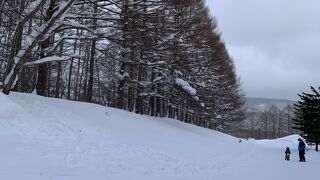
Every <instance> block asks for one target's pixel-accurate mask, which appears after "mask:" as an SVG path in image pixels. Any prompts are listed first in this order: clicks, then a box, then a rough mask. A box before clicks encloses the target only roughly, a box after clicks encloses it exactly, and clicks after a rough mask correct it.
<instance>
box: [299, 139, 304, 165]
mask: <svg viewBox="0 0 320 180" xmlns="http://www.w3.org/2000/svg"><path fill="white" fill-rule="evenodd" d="M298 141H299V146H298V150H299V158H300V160H299V161H301V162H305V161H306V158H305V157H304V154H305V150H306V144H305V143H304V142H303V140H302V139H301V138H299V139H298Z"/></svg>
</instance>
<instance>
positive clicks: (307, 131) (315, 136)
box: [294, 87, 320, 151]
mask: <svg viewBox="0 0 320 180" xmlns="http://www.w3.org/2000/svg"><path fill="white" fill-rule="evenodd" d="M311 91H312V92H311V93H310V94H309V93H305V92H303V93H302V94H298V95H299V97H300V98H301V100H300V101H298V103H297V104H295V107H294V110H295V111H294V114H295V117H294V128H295V129H297V130H299V131H300V132H301V135H302V136H303V137H304V138H305V139H306V141H307V142H308V143H311V144H312V143H314V144H315V145H316V151H318V145H319V142H320V88H318V90H317V89H315V88H314V87H311Z"/></svg>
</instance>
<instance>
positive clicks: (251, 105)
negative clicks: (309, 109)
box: [245, 97, 296, 112]
mask: <svg viewBox="0 0 320 180" xmlns="http://www.w3.org/2000/svg"><path fill="white" fill-rule="evenodd" d="M294 103H296V101H291V100H287V99H268V98H251V97H248V98H246V103H245V106H246V107H247V109H248V111H249V112H252V111H263V110H265V109H266V108H269V107H271V106H272V105H275V106H276V107H277V108H279V109H283V108H284V107H286V106H287V105H288V104H294Z"/></svg>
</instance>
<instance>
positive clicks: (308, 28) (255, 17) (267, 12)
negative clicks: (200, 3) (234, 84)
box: [207, 0, 320, 99]
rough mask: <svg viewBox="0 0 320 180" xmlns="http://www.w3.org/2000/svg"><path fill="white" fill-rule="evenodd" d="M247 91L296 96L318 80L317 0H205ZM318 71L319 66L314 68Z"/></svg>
mask: <svg viewBox="0 0 320 180" xmlns="http://www.w3.org/2000/svg"><path fill="white" fill-rule="evenodd" d="M207 4H208V6H209V8H210V10H211V12H212V13H213V15H214V16H216V17H217V20H218V24H219V29H220V30H221V31H222V36H223V38H224V40H225V41H226V44H227V47H229V49H230V54H231V56H233V58H234V60H235V64H236V68H237V73H238V75H240V76H241V79H242V83H243V88H244V90H245V92H246V93H247V96H256V97H270V98H287V99H297V98H298V97H297V96H296V94H297V93H301V91H309V89H308V88H309V86H310V85H313V86H320V73H319V72H320V49H319V48H320V33H319V32H320V23H319V19H320V11H319V9H320V1H318V0H308V1H301V0H281V1H279V0H207ZM318 71H319V72H318Z"/></svg>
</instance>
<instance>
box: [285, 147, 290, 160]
mask: <svg viewBox="0 0 320 180" xmlns="http://www.w3.org/2000/svg"><path fill="white" fill-rule="evenodd" d="M284 153H285V156H284V160H287V161H289V160H290V154H291V152H290V149H289V147H287V148H286V151H285V152H284Z"/></svg>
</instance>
